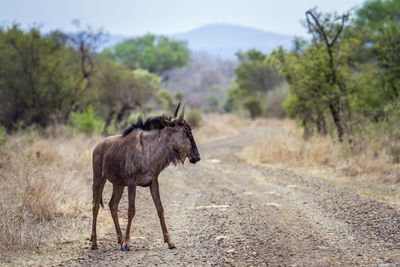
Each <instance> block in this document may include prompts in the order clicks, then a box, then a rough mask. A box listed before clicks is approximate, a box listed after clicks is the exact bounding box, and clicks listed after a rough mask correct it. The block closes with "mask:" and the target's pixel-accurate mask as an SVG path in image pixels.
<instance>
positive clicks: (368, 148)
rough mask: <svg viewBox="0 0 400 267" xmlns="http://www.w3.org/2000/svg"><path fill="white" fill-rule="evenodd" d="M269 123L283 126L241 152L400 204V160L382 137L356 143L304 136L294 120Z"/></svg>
mask: <svg viewBox="0 0 400 267" xmlns="http://www.w3.org/2000/svg"><path fill="white" fill-rule="evenodd" d="M267 124H268V125H269V126H271V127H274V128H279V129H280V134H271V135H268V136H266V137H265V139H263V140H261V141H259V142H258V143H256V144H255V145H253V146H251V147H248V148H246V149H245V150H244V151H243V152H242V153H241V156H243V157H244V158H246V159H248V160H250V161H251V162H256V163H260V164H267V165H270V166H275V167H280V168H291V169H295V170H296V171H301V172H303V173H305V174H311V175H313V176H316V177H324V178H323V179H327V180H329V181H330V182H332V183H335V184H340V185H344V186H347V187H349V188H351V189H353V190H354V191H356V192H358V193H361V194H364V195H367V196H369V197H373V198H375V199H378V200H384V201H388V202H390V203H392V204H393V205H396V206H399V207H400V190H398V186H399V183H400V164H395V163H393V157H392V156H391V155H390V152H389V151H388V150H387V148H385V147H384V146H382V144H381V143H380V142H379V140H377V139H375V140H373V139H369V140H359V141H358V142H354V143H353V145H352V147H350V146H349V145H345V144H339V143H338V142H335V141H334V140H333V139H332V138H330V137H313V138H310V139H308V140H304V139H303V138H302V132H301V130H300V129H298V128H296V127H295V123H294V122H293V121H291V120H284V121H279V120H272V121H268V122H267Z"/></svg>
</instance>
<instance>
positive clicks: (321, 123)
mask: <svg viewBox="0 0 400 267" xmlns="http://www.w3.org/2000/svg"><path fill="white" fill-rule="evenodd" d="M317 116H318V117H317V131H318V134H320V135H326V134H327V131H326V122H325V116H324V114H323V113H322V112H318V115H317Z"/></svg>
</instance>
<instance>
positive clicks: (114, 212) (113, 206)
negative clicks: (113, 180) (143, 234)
mask: <svg viewBox="0 0 400 267" xmlns="http://www.w3.org/2000/svg"><path fill="white" fill-rule="evenodd" d="M123 192H124V186H120V185H116V184H113V193H112V197H111V200H110V203H109V206H110V211H111V216H112V218H113V221H114V225H115V230H116V231H117V236H118V244H122V232H121V227H120V226H119V221H118V204H119V201H120V200H121V197H122V193H123Z"/></svg>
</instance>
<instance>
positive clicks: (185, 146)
mask: <svg viewBox="0 0 400 267" xmlns="http://www.w3.org/2000/svg"><path fill="white" fill-rule="evenodd" d="M179 107H180V103H179V104H178V106H177V107H176V109H175V112H174V113H173V115H172V116H171V119H170V120H171V123H173V124H174V127H173V132H172V139H173V140H172V142H173V145H174V148H173V149H174V150H175V151H176V152H177V153H178V154H179V156H180V160H181V162H182V163H183V162H184V161H185V159H186V158H189V161H190V162H191V163H193V164H194V163H196V162H198V161H199V160H200V153H199V151H198V150H197V146H196V142H195V141H194V138H193V135H192V129H191V128H190V126H189V124H188V123H187V122H186V121H185V120H184V119H183V116H184V114H185V105H183V108H182V112H181V114H180V115H179V116H177V115H178V111H179Z"/></svg>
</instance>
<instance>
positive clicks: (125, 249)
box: [121, 247, 131, 251]
mask: <svg viewBox="0 0 400 267" xmlns="http://www.w3.org/2000/svg"><path fill="white" fill-rule="evenodd" d="M121 250H122V251H129V250H131V249H130V248H129V247H123V248H121Z"/></svg>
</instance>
